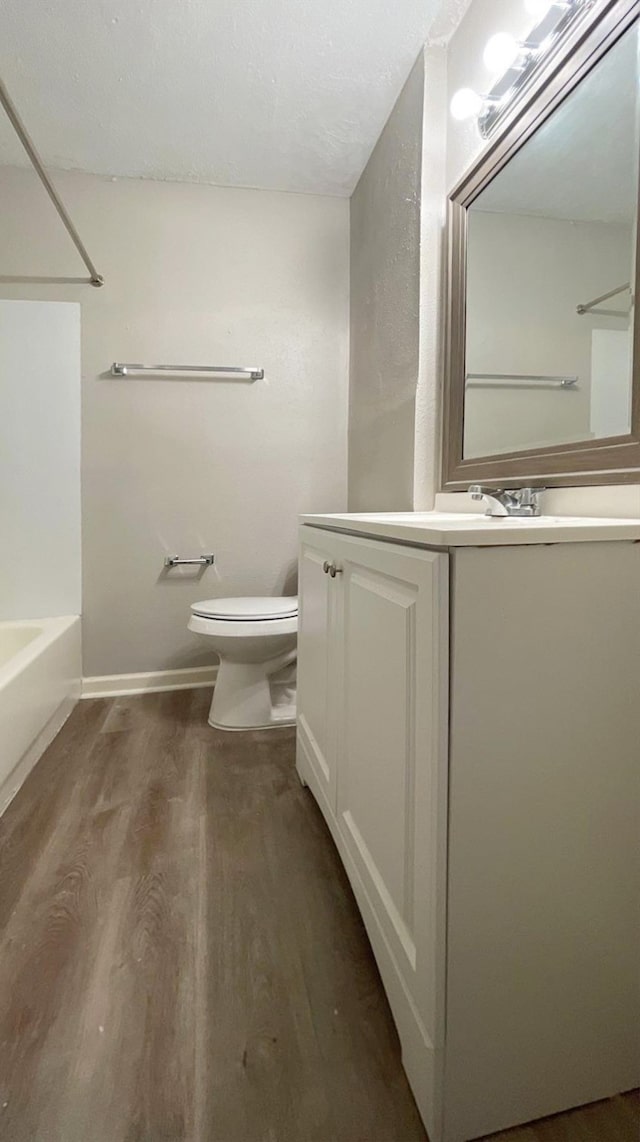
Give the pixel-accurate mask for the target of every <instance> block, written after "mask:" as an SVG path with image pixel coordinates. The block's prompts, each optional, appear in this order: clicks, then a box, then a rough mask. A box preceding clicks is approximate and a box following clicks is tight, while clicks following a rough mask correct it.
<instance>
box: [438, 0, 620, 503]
mask: <svg viewBox="0 0 640 1142" xmlns="http://www.w3.org/2000/svg"><path fill="white" fill-rule="evenodd" d="M639 61H640V0H613V2H611V0H595V2H594V3H591V4H589V3H587V4H585V11H584V13H583V14H582V16H581V18H580V19H579V20H577V21H576V23H575V25H574V26H572V28H571V29H570V31H569V32H568V33H567V35H566V36H565V37H564V38H563V39H562V41H561V42H560V43H559V44H558V46H557V48H556V50H552V51H550V52H549V53H548V55H547V56H546V58H545V61H544V63H542V64H541V65H540V66H539V67H538V68H537V69H536V71H535V73H534V75H533V76H532V78H531V80H530V81H529V83H528V84H527V85H526V86H525V87H524V88H523V90H522V91H521V92H520V93H519V94H518V97H517V98H516V99H514V100H513V107H512V108H511V109H510V110H509V112H508V113H507V114H506V115H505V116H504V117H503V121H502V125H501V127H500V129H499V130H498V131H496V134H495V137H494V138H493V139H492V140H491V142H490V144H489V145H488V147H487V148H486V149H485V150H484V151H483V153H482V154H481V156H480V158H479V160H478V161H477V162H476V163H475V165H474V166H473V167H472V168H471V170H470V171H469V172H468V173H467V174H466V175H465V177H464V178H463V179H462V181H461V182H460V183H458V185H457V186H456V187H455V188H454V190H453V191H452V192H451V194H450V196H449V206H448V262H447V275H448V282H447V313H446V337H445V378H444V402H443V404H444V422H443V447H442V481H441V486H442V488H443V489H447V490H462V489H466V488H468V486H469V484H471V483H476V482H478V483H483V484H490V485H494V486H495V485H499V486H503V487H505V486H506V487H517V486H523V485H533V486H545V485H546V486H553V485H579V484H606V483H616V484H621V483H637V482H640V320H636V321H635V322H634V300H635V298H636V297H637V293H638V279H639V266H640V245H639V238H638V231H639V229H640V227H639V226H638V203H639V192H638V187H639V180H638V167H639V163H640V144H639V139H640V66H639Z"/></svg>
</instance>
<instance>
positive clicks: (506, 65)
mask: <svg viewBox="0 0 640 1142" xmlns="http://www.w3.org/2000/svg"><path fill="white" fill-rule="evenodd" d="M595 2H596V0H552V2H551V3H549V4H547V5H546V6H545V4H542V5H540V4H538V3H536V4H535V8H537V9H538V10H539V9H540V7H542V9H543V15H542V16H541V18H540V19H539V20H538V22H537V24H535V25H534V27H533V28H532V29H531V31H530V32H529V34H528V36H527V38H526V39H525V40H521V41H518V40H516V39H514V37H513V36H510V35H508V34H507V33H506V32H498V33H497V34H496V35H495V36H492V37H491V39H490V40H489V42H488V44H487V46H486V48H485V53H484V58H485V63H486V64H487V66H488V67H489V68H490V69H492V70H493V71H494V72H495V71H498V70H499V69H500V67H502V68H503V70H502V72H501V74H500V75H499V76H498V78H497V79H496V80H495V82H494V84H493V86H492V87H491V89H490V91H488V92H487V94H486V95H478V94H476V92H474V91H472V90H471V89H470V88H462V90H460V91H457V92H456V93H455V95H454V96H453V99H452V100H451V113H452V115H453V116H454V118H456V119H467V118H470V117H472V116H473V115H477V118H478V129H479V131H480V134H481V135H482V138H483V139H488V138H489V137H490V135H491V134H492V133H493V131H495V129H496V127H497V126H498V124H499V123H500V122H501V120H502V119H503V118H504V116H505V115H506V113H507V111H508V110H509V107H510V105H511V103H512V102H513V100H514V98H515V97H516V95H517V94H518V92H519V91H520V90H521V89H522V88H523V87H524V85H525V84H526V83H528V82H529V80H530V79H531V76H532V75H533V74H534V72H535V71H536V70H537V68H538V67H539V66H540V64H541V63H542V62H543V60H544V59H545V57H546V56H547V55H548V54H549V52H551V51H554V50H555V49H556V48H557V46H558V44H559V43H560V41H561V40H562V39H563V37H564V36H565V35H566V34H567V32H568V31H569V30H570V28H571V27H573V25H574V24H575V22H576V20H578V19H580V18H581V17H582V16H584V14H585V13H586V12H588V11H589V9H590V8H592V7H593V5H594V3H595Z"/></svg>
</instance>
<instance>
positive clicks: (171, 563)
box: [164, 555, 215, 567]
mask: <svg viewBox="0 0 640 1142" xmlns="http://www.w3.org/2000/svg"><path fill="white" fill-rule="evenodd" d="M213 563H215V555H198V556H196V558H195V559H182V558H181V557H180V556H179V555H167V556H166V557H165V561H164V565H165V567H211V566H212V564H213Z"/></svg>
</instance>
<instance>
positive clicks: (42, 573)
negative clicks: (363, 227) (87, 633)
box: [0, 301, 81, 619]
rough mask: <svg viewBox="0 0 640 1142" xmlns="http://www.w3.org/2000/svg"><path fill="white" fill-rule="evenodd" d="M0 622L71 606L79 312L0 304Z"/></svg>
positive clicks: (75, 597) (50, 305)
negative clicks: (0, 543)
mask: <svg viewBox="0 0 640 1142" xmlns="http://www.w3.org/2000/svg"><path fill="white" fill-rule="evenodd" d="M0 538H1V541H2V551H1V552H0V619H15V618H22V619H36V618H43V617H45V616H49V617H53V616H57V615H76V614H79V613H80V609H81V551H80V307H79V306H78V305H76V304H73V303H65V302H26V301H0Z"/></svg>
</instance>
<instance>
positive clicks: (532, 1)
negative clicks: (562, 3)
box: [524, 0, 553, 20]
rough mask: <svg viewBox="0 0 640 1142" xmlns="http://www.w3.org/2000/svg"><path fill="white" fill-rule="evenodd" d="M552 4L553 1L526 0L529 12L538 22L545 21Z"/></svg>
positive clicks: (525, 3)
mask: <svg viewBox="0 0 640 1142" xmlns="http://www.w3.org/2000/svg"><path fill="white" fill-rule="evenodd" d="M552 4H553V0H524V6H525V8H526V10H527V12H528V13H529V15H530V16H535V17H536V19H537V20H544V18H545V16H546V14H547V12H548V11H549V9H550V7H551V5H552Z"/></svg>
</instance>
